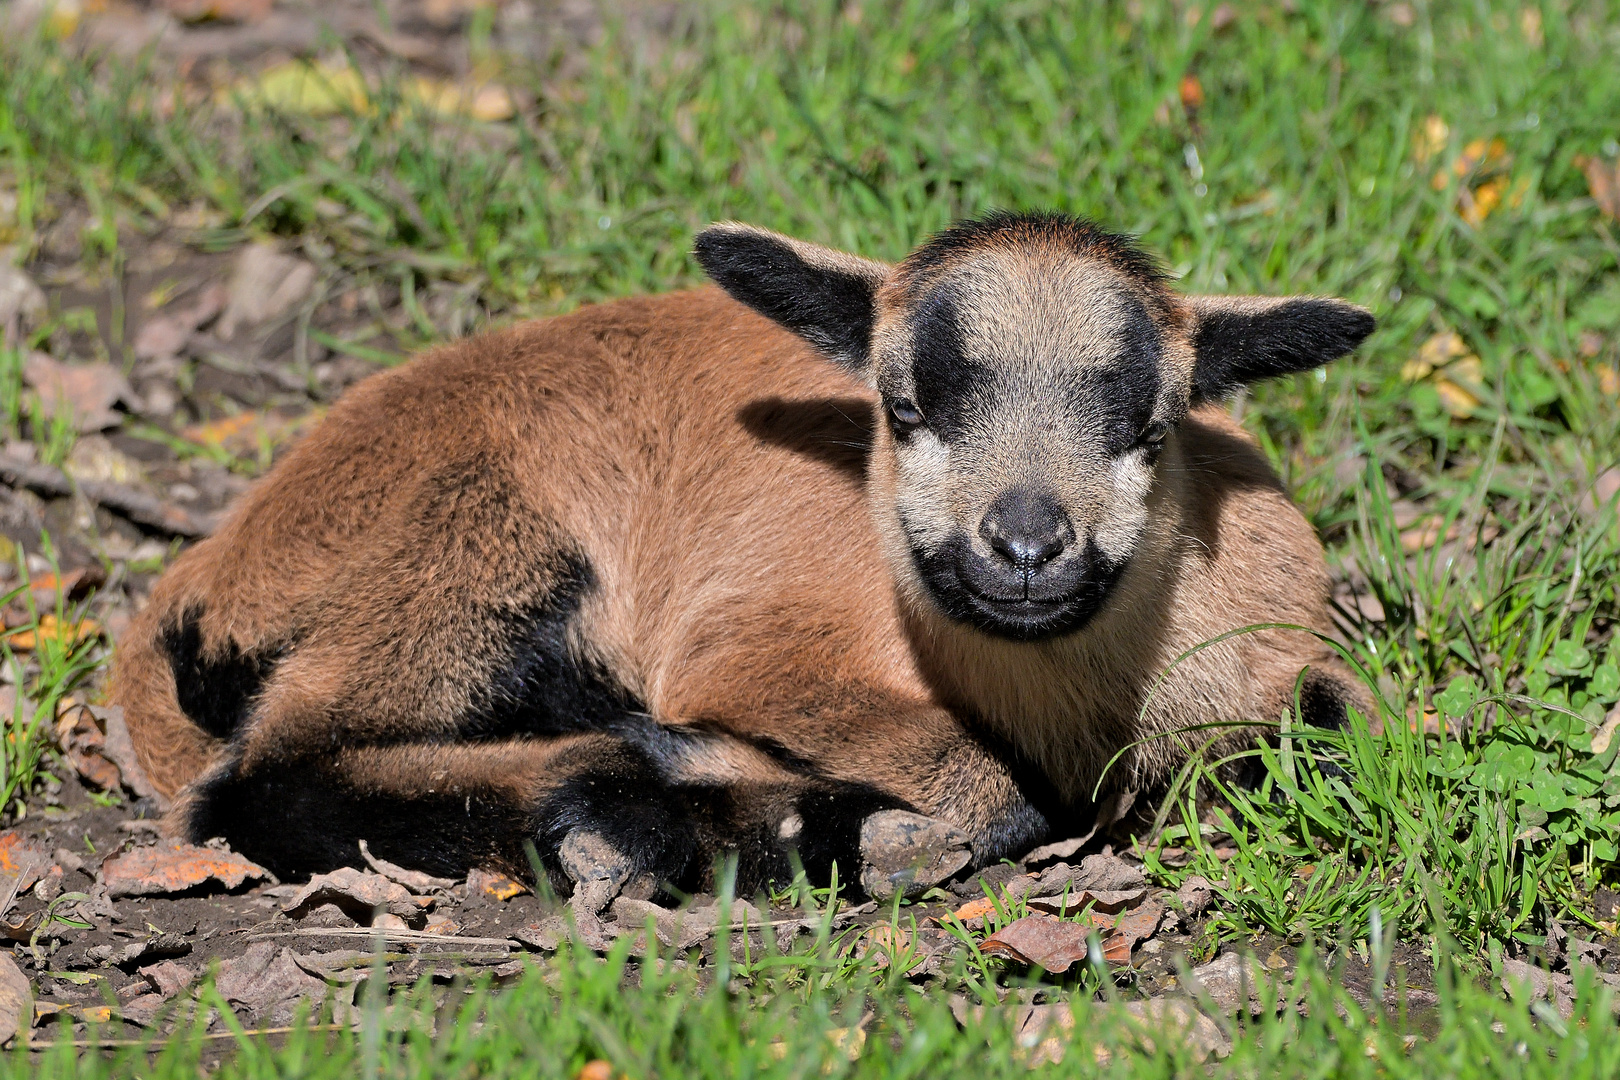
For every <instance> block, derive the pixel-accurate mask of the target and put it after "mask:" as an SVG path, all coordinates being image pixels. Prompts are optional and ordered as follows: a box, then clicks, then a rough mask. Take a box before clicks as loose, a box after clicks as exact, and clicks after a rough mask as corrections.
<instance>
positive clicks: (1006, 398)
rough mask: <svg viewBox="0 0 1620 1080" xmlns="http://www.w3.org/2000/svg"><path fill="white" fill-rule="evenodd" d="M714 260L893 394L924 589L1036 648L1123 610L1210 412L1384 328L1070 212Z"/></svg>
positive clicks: (757, 300)
mask: <svg viewBox="0 0 1620 1080" xmlns="http://www.w3.org/2000/svg"><path fill="white" fill-rule="evenodd" d="M697 256H698V259H699V261H700V262H701V263H702V264H703V267H704V269H706V270H707V271H708V272H709V274H710V276H711V277H713V278H714V279H715V281H716V282H718V283H719V284H720V285H721V286H722V287H723V288H724V289H725V290H726V291H727V292H729V293H730V294H731V295H732V296H734V297H736V298H737V299H738V300H741V301H742V302H743V303H745V304H748V305H749V306H751V307H753V308H754V309H756V310H757V311H759V312H761V313H762V314H764V315H766V316H768V317H770V318H772V319H774V320H776V321H777V322H779V323H781V324H782V325H783V326H785V327H787V328H788V329H790V330H793V331H794V332H796V333H798V334H799V335H801V336H802V337H804V338H805V339H806V340H807V341H809V342H810V343H811V344H813V345H815V346H816V347H817V348H818V349H820V350H821V351H822V352H824V353H825V354H827V356H828V357H830V358H831V359H832V360H834V361H836V362H838V363H840V364H842V365H844V366H845V367H847V368H848V369H850V370H851V371H853V372H854V373H856V374H857V375H858V376H860V377H861V378H863V379H864V380H866V381H867V382H868V383H869V384H870V385H872V386H873V387H875V388H876V389H877V391H878V393H879V394H880V395H881V397H882V400H883V406H884V411H885V414H886V415H885V421H884V423H883V424H882V425H880V429H879V433H878V437H877V440H876V444H875V445H874V447H873V458H872V463H871V482H872V489H873V492H874V498H875V499H877V501H878V506H877V511H878V514H879V517H880V519H881V520H880V522H879V525H880V527H881V528H883V529H884V532H885V534H886V535H889V536H892V537H893V538H894V541H895V542H894V543H893V545H892V546H893V547H894V548H895V549H896V550H895V552H894V553H893V557H894V559H895V561H896V563H897V565H896V570H897V573H898V575H899V577H900V579H901V581H902V583H903V584H904V583H910V584H911V585H912V586H913V587H914V591H915V593H917V594H918V595H919V596H920V597H922V598H925V600H926V602H929V603H932V604H933V605H935V606H937V608H938V609H939V610H940V611H942V612H944V613H945V614H946V615H947V616H949V617H951V618H953V619H957V620H959V621H962V622H967V623H970V624H972V625H974V626H976V627H978V628H979V629H981V630H983V631H985V632H986V633H990V634H994V635H997V636H1000V637H1005V638H1012V639H1016V640H1039V639H1043V638H1049V637H1053V636H1056V635H1060V634H1066V633H1072V632H1074V631H1076V630H1078V629H1080V628H1081V627H1082V626H1084V625H1085V623H1086V622H1087V621H1088V620H1089V619H1090V618H1091V617H1092V615H1094V614H1095V613H1096V612H1097V610H1098V609H1099V608H1100V607H1101V606H1102V605H1103V603H1104V602H1105V601H1106V599H1107V597H1108V594H1109V590H1110V589H1111V587H1112V586H1113V584H1114V582H1115V581H1116V580H1118V578H1119V576H1120V574H1121V572H1122V571H1123V570H1124V568H1125V567H1126V566H1127V565H1128V564H1129V562H1130V560H1131V557H1132V556H1133V554H1135V553H1136V551H1137V549H1138V547H1139V545H1140V544H1141V543H1142V540H1143V537H1144V535H1145V533H1146V532H1147V530H1148V529H1149V528H1150V527H1151V502H1152V494H1153V492H1154V488H1155V484H1156V481H1157V480H1158V473H1159V469H1160V463H1161V458H1164V459H1165V460H1170V459H1171V458H1173V455H1169V456H1166V455H1165V454H1164V450H1165V447H1166V445H1167V444H1172V443H1173V441H1174V440H1175V437H1176V435H1175V432H1176V425H1177V424H1178V423H1179V422H1180V421H1181V419H1182V418H1183V417H1184V416H1185V415H1186V413H1187V410H1188V409H1189V408H1190V407H1191V406H1192V405H1194V404H1196V403H1198V402H1201V401H1208V400H1212V399H1216V398H1219V397H1222V396H1224V395H1226V394H1228V393H1230V392H1232V391H1234V390H1236V389H1237V388H1238V387H1240V386H1243V385H1245V384H1247V383H1249V382H1251V381H1253V380H1255V379H1259V378H1264V377H1267V376H1271V375H1281V374H1285V373H1287V372H1294V371H1303V370H1306V369H1309V368H1313V367H1316V366H1318V365H1321V364H1324V363H1326V362H1327V361H1329V360H1332V359H1334V358H1335V357H1338V356H1342V355H1343V354H1345V353H1347V352H1349V351H1350V350H1351V349H1353V348H1355V347H1356V345H1357V344H1359V343H1360V342H1361V340H1362V339H1363V338H1365V337H1366V336H1367V335H1368V334H1369V333H1370V332H1371V331H1372V329H1373V319H1372V316H1371V315H1369V314H1368V313H1367V312H1366V311H1364V310H1363V309H1361V308H1358V307H1355V306H1354V305H1351V304H1348V303H1345V302H1343V301H1339V300H1329V299H1318V298H1313V297H1295V298H1271V297H1191V296H1182V295H1180V294H1178V293H1176V292H1174V291H1173V290H1172V289H1171V288H1170V287H1169V283H1168V281H1167V280H1166V278H1165V276H1164V275H1163V274H1162V273H1161V272H1160V271H1159V270H1158V269H1157V268H1156V266H1155V265H1154V263H1153V262H1152V260H1151V259H1149V258H1148V257H1147V256H1146V255H1145V254H1143V253H1142V252H1141V251H1140V250H1139V249H1138V248H1137V247H1135V246H1134V245H1133V244H1132V242H1131V241H1130V240H1129V239H1127V238H1125V237H1121V236H1116V235H1113V234H1110V233H1107V232H1104V231H1102V230H1100V229H1098V228H1096V227H1095V226H1093V225H1091V224H1089V223H1087V222H1084V221H1081V220H1078V219H1074V218H1069V217H1064V216H1059V215H1051V214H1022V215H1014V214H995V215H991V216H989V217H986V218H984V219H982V220H978V221H971V222H965V223H962V224H959V225H956V226H954V227H952V228H950V229H948V230H946V231H945V232H943V233H940V234H939V235H938V236H935V237H934V238H933V239H931V240H929V241H928V242H927V243H925V244H923V245H922V246H921V247H919V248H917V249H916V250H915V251H913V252H912V253H911V254H910V255H908V256H907V257H906V258H905V259H904V260H903V261H902V262H901V263H899V264H898V265H897V266H888V265H886V264H883V263H878V262H872V261H869V260H866V259H861V258H857V257H855V256H852V255H846V254H843V253H841V252H836V251H832V250H829V249H827V248H823V247H818V246H816V245H813V244H807V243H803V242H801V241H797V240H792V239H789V238H787V237H784V236H780V235H777V234H775V233H771V232H766V231H764V230H761V229H755V228H752V227H749V226H744V225H736V224H723V225H716V226H714V227H712V228H710V229H708V230H706V231H705V232H703V233H702V234H701V235H700V236H699V237H698V240H697Z"/></svg>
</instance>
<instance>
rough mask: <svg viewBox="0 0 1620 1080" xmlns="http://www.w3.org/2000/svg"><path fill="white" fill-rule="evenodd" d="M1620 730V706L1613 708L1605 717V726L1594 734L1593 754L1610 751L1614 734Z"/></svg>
mask: <svg viewBox="0 0 1620 1080" xmlns="http://www.w3.org/2000/svg"><path fill="white" fill-rule="evenodd" d="M1617 730H1620V705H1616V706H1614V707H1613V708H1611V709H1610V710H1609V711H1608V713H1607V714H1606V715H1605V716H1604V717H1603V726H1602V727H1600V728H1598V729H1597V731H1595V732H1593V734H1592V753H1593V754H1601V753H1604V752H1605V751H1607V750H1608V749H1609V744H1610V743H1612V742H1613V741H1614V733H1615V732H1616V731H1617Z"/></svg>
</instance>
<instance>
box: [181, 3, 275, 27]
mask: <svg viewBox="0 0 1620 1080" xmlns="http://www.w3.org/2000/svg"><path fill="white" fill-rule="evenodd" d="M271 5H272V0H162V6H163V10H164V11H167V12H168V13H169V14H170V15H173V16H174V17H175V18H176V19H179V20H180V21H181V22H186V23H197V22H213V21H218V22H231V23H247V22H258V21H259V20H260V19H263V18H264V17H265V16H267V15H269V14H270V8H271Z"/></svg>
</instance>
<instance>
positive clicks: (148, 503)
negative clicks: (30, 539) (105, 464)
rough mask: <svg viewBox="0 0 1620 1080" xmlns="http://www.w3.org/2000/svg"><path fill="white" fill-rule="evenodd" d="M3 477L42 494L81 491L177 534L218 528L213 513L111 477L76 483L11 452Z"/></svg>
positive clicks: (4, 458) (1, 457) (0, 460)
mask: <svg viewBox="0 0 1620 1080" xmlns="http://www.w3.org/2000/svg"><path fill="white" fill-rule="evenodd" d="M0 478H4V479H5V481H6V483H8V484H10V485H11V486H12V487H23V488H28V489H29V490H30V491H34V492H37V493H38V494H41V495H52V496H56V495H72V494H73V493H74V492H75V491H77V492H79V493H80V494H82V495H84V496H85V498H87V499H89V500H90V501H91V502H93V503H96V504H98V505H100V506H104V507H106V508H107V509H108V510H112V511H115V512H117V513H120V514H122V515H124V516H125V517H127V518H129V519H130V520H131V521H133V522H135V523H136V524H138V525H145V526H147V527H149V528H153V529H161V530H162V531H164V532H167V533H172V534H173V535H175V536H185V537H197V536H207V535H208V534H209V533H211V532H213V531H214V525H215V521H214V518H213V515H211V514H209V515H197V514H193V513H191V512H190V511H189V510H184V509H181V508H180V507H178V506H175V505H174V504H173V503H169V502H164V501H163V500H162V499H159V498H156V497H154V496H151V495H147V494H144V493H143V492H139V491H136V490H135V489H134V488H131V487H127V486H125V485H124V484H117V483H113V482H112V481H108V480H81V481H77V482H76V481H74V479H73V478H72V477H70V476H68V474H67V473H65V472H63V471H62V470H61V469H58V468H55V467H54V466H51V465H41V464H38V463H35V462H32V461H19V460H17V459H16V458H14V457H11V456H10V455H8V454H0Z"/></svg>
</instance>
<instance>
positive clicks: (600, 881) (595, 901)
mask: <svg viewBox="0 0 1620 1080" xmlns="http://www.w3.org/2000/svg"><path fill="white" fill-rule="evenodd" d="M557 862H558V863H560V864H561V865H562V869H563V873H565V874H567V875H568V876H569V877H570V878H571V879H573V882H574V895H573V897H572V899H570V900H569V904H570V906H572V907H574V908H575V909H584V910H585V911H588V912H589V913H590V914H592V915H598V914H600V913H601V912H602V910H603V909H604V908H606V907H607V906H608V905H609V904H610V903H612V902H613V898H614V897H615V896H618V895H619V890H621V889H623V888H624V885H625V883H626V882H627V881H629V880H630V870H631V865H630V860H629V859H627V858H626V857H625V856H624V855H623V854H622V853H621V852H620V851H619V849H618V848H615V847H614V846H613V845H612V844H610V843H608V842H607V841H606V840H604V839H602V836H601V834H600V833H594V832H590V831H588V830H586V829H574V830H572V831H570V832H569V833H568V835H566V836H564V837H563V839H562V843H561V844H558V845H557Z"/></svg>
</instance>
